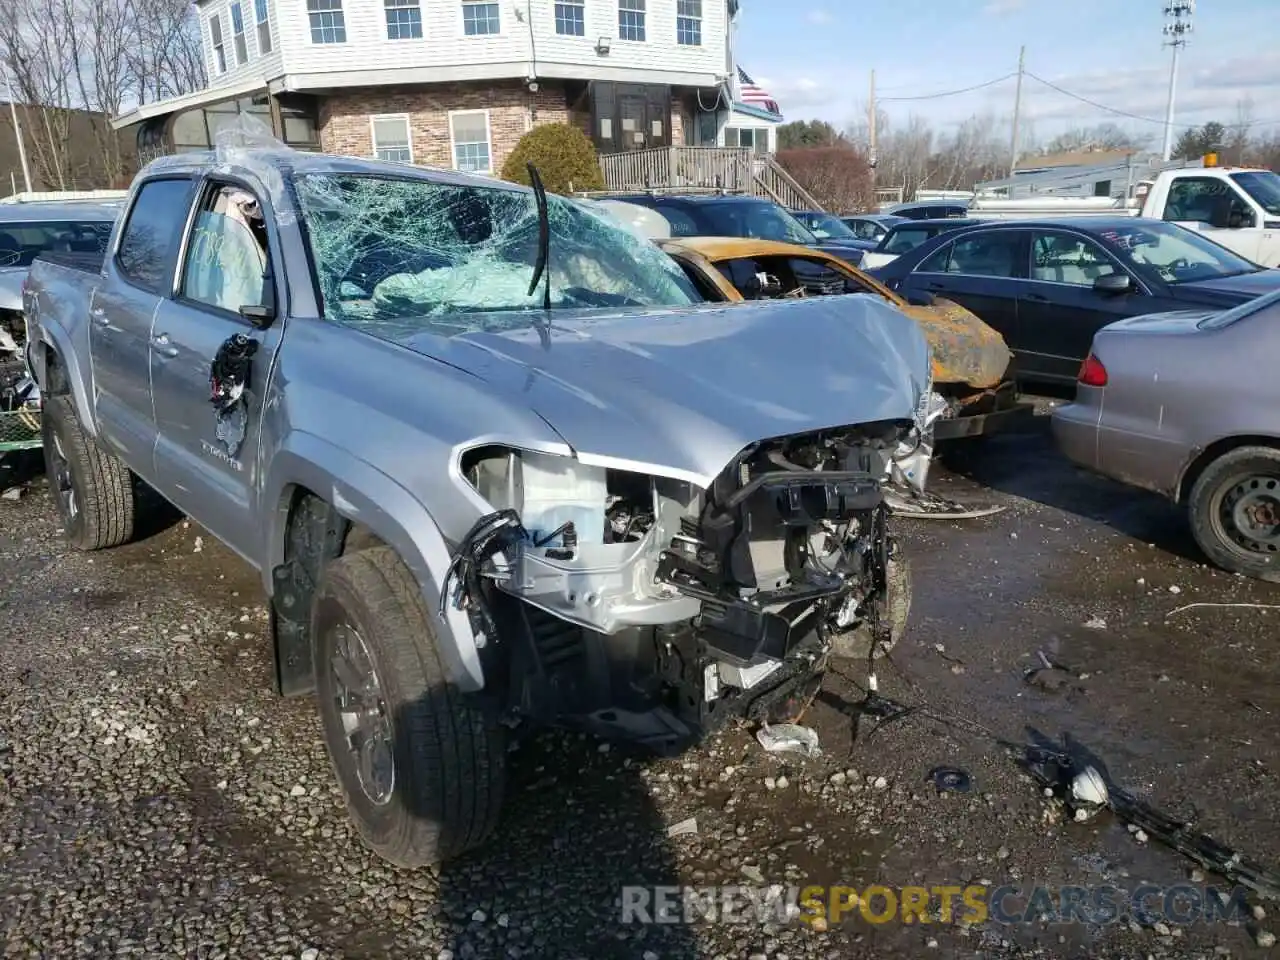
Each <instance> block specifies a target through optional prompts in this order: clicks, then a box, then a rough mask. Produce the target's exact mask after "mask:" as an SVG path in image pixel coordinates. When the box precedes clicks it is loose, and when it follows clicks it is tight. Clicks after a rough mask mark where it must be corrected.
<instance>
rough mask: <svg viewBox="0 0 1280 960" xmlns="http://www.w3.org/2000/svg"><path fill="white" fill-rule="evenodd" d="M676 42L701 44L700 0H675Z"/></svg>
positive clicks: (687, 45) (692, 44)
mask: <svg viewBox="0 0 1280 960" xmlns="http://www.w3.org/2000/svg"><path fill="white" fill-rule="evenodd" d="M676 43H680V44H683V45H684V46H686V47H700V46H702V0H676Z"/></svg>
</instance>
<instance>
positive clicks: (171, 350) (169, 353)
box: [151, 333, 178, 357]
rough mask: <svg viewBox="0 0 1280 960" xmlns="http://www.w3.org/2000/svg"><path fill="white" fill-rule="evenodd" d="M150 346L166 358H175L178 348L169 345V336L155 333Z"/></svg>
mask: <svg viewBox="0 0 1280 960" xmlns="http://www.w3.org/2000/svg"><path fill="white" fill-rule="evenodd" d="M151 345H152V346H153V347H155V348H156V350H158V351H159V352H160V353H162V354H164V355H165V356H166V357H176V356H177V355H178V348H177V347H175V346H173V345H171V344H170V343H169V335H168V334H167V333H157V334H156V335H155V336H154V337H152V338H151Z"/></svg>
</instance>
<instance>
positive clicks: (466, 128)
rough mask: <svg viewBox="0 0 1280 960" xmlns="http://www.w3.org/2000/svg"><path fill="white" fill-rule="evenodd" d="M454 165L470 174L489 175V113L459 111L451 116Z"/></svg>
mask: <svg viewBox="0 0 1280 960" xmlns="http://www.w3.org/2000/svg"><path fill="white" fill-rule="evenodd" d="M449 136H450V138H451V139H452V140H453V165H454V167H455V168H456V169H458V170H465V171H467V172H468V173H489V172H491V171H492V169H493V166H492V164H491V163H490V161H489V111H488V110H459V111H457V112H455V113H450V114H449Z"/></svg>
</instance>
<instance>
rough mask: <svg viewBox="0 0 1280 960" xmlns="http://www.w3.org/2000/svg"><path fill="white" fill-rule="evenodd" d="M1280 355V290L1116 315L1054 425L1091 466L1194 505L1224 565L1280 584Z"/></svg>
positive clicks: (1073, 454) (1068, 447) (1203, 536)
mask: <svg viewBox="0 0 1280 960" xmlns="http://www.w3.org/2000/svg"><path fill="white" fill-rule="evenodd" d="M1277 356H1280V291H1276V292H1274V293H1270V294H1267V295H1266V296H1263V297H1258V298H1256V299H1254V300H1250V301H1248V302H1246V303H1244V304H1241V305H1239V306H1236V307H1233V308H1231V309H1229V310H1217V311H1213V310H1203V309H1202V310H1184V311H1176V312H1171V313H1155V314H1147V315H1145V316H1139V317H1133V318H1131V319H1128V320H1120V321H1117V322H1115V323H1111V324H1108V325H1107V326H1105V327H1103V328H1102V329H1101V330H1099V331H1098V333H1097V334H1096V336H1095V337H1094V339H1093V345H1092V348H1091V350H1090V352H1089V355H1088V357H1087V358H1086V359H1085V361H1084V363H1083V364H1082V365H1081V369H1080V374H1079V385H1078V387H1077V389H1076V399H1075V402H1074V403H1071V404H1068V405H1066V406H1062V407H1059V408H1058V409H1057V410H1056V411H1054V414H1053V420H1052V424H1053V432H1054V435H1055V436H1056V438H1057V442H1058V445H1059V447H1060V448H1061V449H1062V451H1063V452H1064V453H1065V454H1066V455H1067V456H1068V457H1069V458H1070V459H1071V460H1073V461H1075V462H1076V463H1078V464H1080V465H1081V466H1083V467H1087V468H1089V469H1090V470H1094V471H1097V472H1098V473H1101V474H1104V475H1106V476H1109V477H1113V478H1115V479H1117V480H1120V481H1121V482H1123V483H1128V484H1132V485H1134V486H1137V487H1142V488H1144V489H1147V490H1154V491H1156V492H1157V493H1160V494H1163V495H1164V496H1166V497H1168V498H1170V499H1171V500H1173V501H1175V502H1177V503H1179V504H1181V505H1183V506H1184V507H1186V509H1187V513H1188V516H1189V518H1190V522H1191V531H1192V533H1193V534H1194V535H1195V538H1196V542H1197V543H1199V545H1200V548H1201V549H1202V550H1203V551H1204V552H1205V555H1206V556H1208V557H1209V559H1210V560H1212V561H1213V562H1214V563H1215V564H1216V565H1217V566H1219V567H1221V568H1223V569H1224V570H1229V571H1231V572H1233V573H1241V574H1244V575H1246V576H1250V577H1257V578H1259V579H1262V580H1269V581H1271V582H1280V384H1278V383H1277V381H1276V377H1275V358H1276V357H1277Z"/></svg>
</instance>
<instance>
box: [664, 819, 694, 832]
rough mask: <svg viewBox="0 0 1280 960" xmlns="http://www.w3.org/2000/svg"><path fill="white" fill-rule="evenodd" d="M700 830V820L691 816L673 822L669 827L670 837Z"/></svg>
mask: <svg viewBox="0 0 1280 960" xmlns="http://www.w3.org/2000/svg"><path fill="white" fill-rule="evenodd" d="M697 832H698V820H697V818H696V817H690V818H689V819H688V820H681V821H680V822H679V823H673V824H672V825H671V826H669V827H667V836H668V837H683V836H685V835H686V834H690V833H697Z"/></svg>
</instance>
